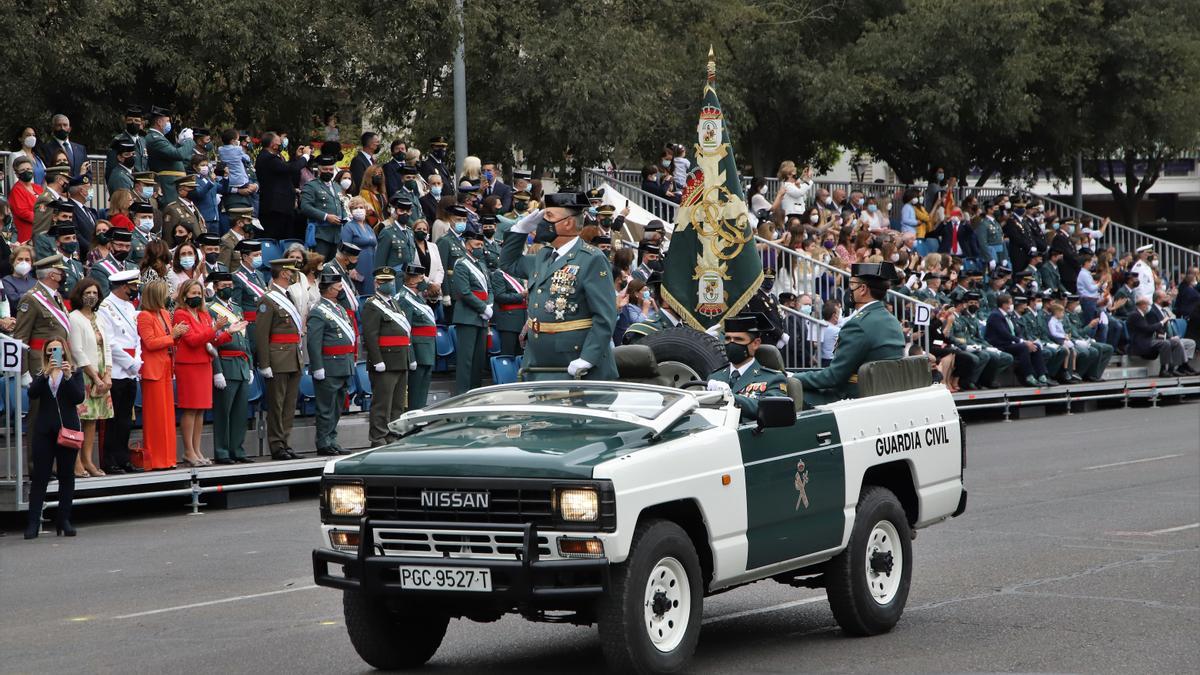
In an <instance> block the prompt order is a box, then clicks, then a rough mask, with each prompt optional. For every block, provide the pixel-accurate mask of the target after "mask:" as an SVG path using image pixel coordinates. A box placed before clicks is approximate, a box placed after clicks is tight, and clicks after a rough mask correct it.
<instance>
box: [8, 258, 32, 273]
mask: <svg viewBox="0 0 1200 675" xmlns="http://www.w3.org/2000/svg"><path fill="white" fill-rule="evenodd" d="M31 269H33V265H31V264H30V263H28V262H26V261H24V260H22V261H21V262H19V263H17V264H16V265H13V271H14V272H16V273H17V274H19V275H20V276H25V275H26V274H29V270H31Z"/></svg>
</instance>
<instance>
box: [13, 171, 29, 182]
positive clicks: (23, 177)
mask: <svg viewBox="0 0 1200 675" xmlns="http://www.w3.org/2000/svg"><path fill="white" fill-rule="evenodd" d="M17 178H20V179H21V181H22V182H24V183H32V182H33V172H32V171H22V172H21V173H19V174H17Z"/></svg>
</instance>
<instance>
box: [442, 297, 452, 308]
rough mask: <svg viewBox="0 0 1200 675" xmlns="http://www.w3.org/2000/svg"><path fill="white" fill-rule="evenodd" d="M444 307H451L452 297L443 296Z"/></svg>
mask: <svg viewBox="0 0 1200 675" xmlns="http://www.w3.org/2000/svg"><path fill="white" fill-rule="evenodd" d="M442 306H443V307H449V306H450V296H448V295H443V296H442Z"/></svg>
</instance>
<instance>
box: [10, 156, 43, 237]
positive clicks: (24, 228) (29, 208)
mask: <svg viewBox="0 0 1200 675" xmlns="http://www.w3.org/2000/svg"><path fill="white" fill-rule="evenodd" d="M12 168H13V173H14V174H16V176H17V183H16V185H13V186H12V190H10V191H9V192H10V194H9V195H8V206H9V208H10V209H11V210H12V214H13V225H15V226H16V228H17V241H21V242H24V241H29V240H30V239H32V238H33V204H34V202H36V201H37V198H38V196H39V195H41V194H42V192H43V191H44V188H43V187H42V186H41V185H38V184H37V183H34V182H33V162H32V161H31V160H30V159H28V158H27V157H18V158H17V159H16V160H14V161H13V165H12Z"/></svg>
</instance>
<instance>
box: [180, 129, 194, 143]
mask: <svg viewBox="0 0 1200 675" xmlns="http://www.w3.org/2000/svg"><path fill="white" fill-rule="evenodd" d="M192 136H193V134H192V130H191V129H184V130H183V131H181V132H179V140H181V141H190V140H192Z"/></svg>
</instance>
